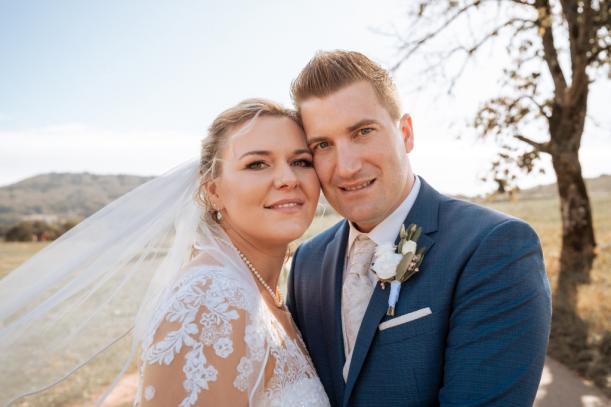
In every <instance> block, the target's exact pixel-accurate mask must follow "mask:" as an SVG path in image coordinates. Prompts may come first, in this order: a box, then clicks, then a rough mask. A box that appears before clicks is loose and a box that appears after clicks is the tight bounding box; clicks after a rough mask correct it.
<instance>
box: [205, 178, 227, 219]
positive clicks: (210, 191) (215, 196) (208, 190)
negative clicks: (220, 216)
mask: <svg viewBox="0 0 611 407" xmlns="http://www.w3.org/2000/svg"><path fill="white" fill-rule="evenodd" d="M201 188H202V190H203V191H204V193H205V194H206V197H207V199H208V202H209V203H210V205H212V208H213V209H214V210H217V211H220V210H221V209H223V200H222V199H221V196H220V194H219V188H218V185H217V182H216V179H213V180H210V181H206V182H205V183H204V184H203V185H202V187H201Z"/></svg>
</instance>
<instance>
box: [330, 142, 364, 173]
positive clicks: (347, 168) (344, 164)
mask: <svg viewBox="0 0 611 407" xmlns="http://www.w3.org/2000/svg"><path fill="white" fill-rule="evenodd" d="M335 151H336V160H337V161H336V163H335V175H336V176H338V177H339V178H343V179H347V178H348V179H349V178H352V177H354V175H355V174H357V173H358V172H359V171H360V170H361V166H362V164H361V162H362V161H361V156H360V153H359V151H358V150H357V149H356V148H354V146H351V145H348V144H344V145H337V146H336V150H335Z"/></svg>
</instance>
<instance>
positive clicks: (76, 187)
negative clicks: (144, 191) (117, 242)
mask: <svg viewBox="0 0 611 407" xmlns="http://www.w3.org/2000/svg"><path fill="white" fill-rule="evenodd" d="M151 178H152V177H139V176H135V175H96V174H90V173H77V174H72V173H50V174H42V175H37V176H34V177H31V178H27V179H25V180H23V181H20V182H17V183H15V184H11V185H8V186H5V187H0V226H2V225H5V226H6V225H12V224H15V223H17V222H19V221H20V220H24V219H41V220H47V221H58V220H66V219H72V218H78V219H80V218H84V217H87V216H89V215H91V214H92V213H94V212H96V211H97V210H98V209H100V208H102V207H103V206H104V205H106V204H107V203H109V202H111V201H112V200H114V199H116V198H118V197H119V196H121V195H123V194H125V193H126V192H128V191H130V190H132V189H134V188H135V187H137V186H138V185H141V184H143V183H144V182H146V181H148V180H150V179H151Z"/></svg>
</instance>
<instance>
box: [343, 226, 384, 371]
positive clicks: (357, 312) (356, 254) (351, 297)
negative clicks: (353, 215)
mask: <svg viewBox="0 0 611 407" xmlns="http://www.w3.org/2000/svg"><path fill="white" fill-rule="evenodd" d="M375 248H376V244H375V242H373V241H372V240H371V239H369V237H367V235H359V236H358V237H357V238H356V240H355V241H354V243H353V245H352V248H351V249H350V255H349V256H348V268H347V272H348V275H347V276H346V280H345V281H344V285H343V287H342V321H343V327H344V352H345V356H346V363H345V365H344V372H343V373H344V381H345V380H346V379H347V378H348V371H349V369H350V360H351V359H352V351H353V349H354V343H355V342H356V337H357V334H358V332H359V328H360V327H361V322H362V320H363V316H364V315H365V311H366V310H367V305H368V304H369V300H370V298H371V293H372V292H373V284H372V283H371V280H369V276H368V275H367V274H368V272H369V269H370V267H371V260H372V258H373V254H374V251H375Z"/></svg>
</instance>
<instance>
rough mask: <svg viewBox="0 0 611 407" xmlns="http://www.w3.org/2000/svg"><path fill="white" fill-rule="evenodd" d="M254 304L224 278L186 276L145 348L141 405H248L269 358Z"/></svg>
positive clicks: (191, 274)
mask: <svg viewBox="0 0 611 407" xmlns="http://www.w3.org/2000/svg"><path fill="white" fill-rule="evenodd" d="M251 305H252V304H249V303H248V301H247V298H246V296H245V295H244V289H242V288H240V287H239V286H238V285H237V284H235V283H234V282H232V281H231V280H229V279H227V278H226V277H224V276H223V275H222V274H214V273H197V272H195V273H190V274H187V275H186V276H185V277H184V278H183V279H182V280H181V282H180V283H179V284H178V285H177V287H176V288H175V289H174V290H173V291H172V294H171V295H170V296H169V299H168V300H167V301H166V302H165V304H164V306H163V307H162V309H160V312H159V313H158V317H157V318H156V323H155V322H154V323H153V324H152V327H151V329H150V331H149V332H150V334H149V337H148V339H147V340H146V341H145V343H143V350H142V360H141V369H142V381H141V389H140V392H141V394H140V396H139V398H140V405H141V406H143V407H144V406H147V407H148V406H181V407H186V406H221V405H227V406H229V405H230V406H246V405H248V399H249V394H250V393H251V391H252V389H253V386H254V384H253V383H255V382H256V378H257V373H258V372H259V371H260V370H261V366H262V363H263V362H262V360H263V353H264V352H263V350H262V349H263V346H264V343H263V339H262V338H263V335H261V333H260V332H256V330H257V329H258V328H257V327H258V326H260V324H256V322H255V321H254V318H253V313H252V310H251V309H250V306H251Z"/></svg>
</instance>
